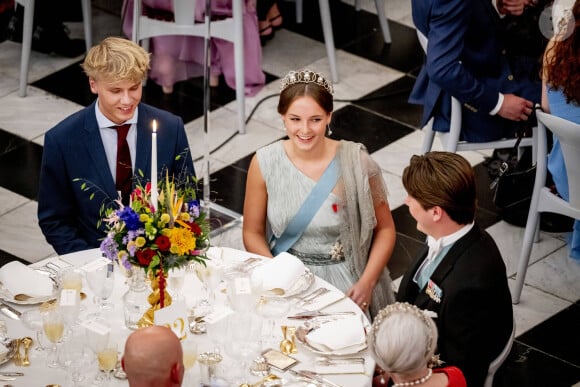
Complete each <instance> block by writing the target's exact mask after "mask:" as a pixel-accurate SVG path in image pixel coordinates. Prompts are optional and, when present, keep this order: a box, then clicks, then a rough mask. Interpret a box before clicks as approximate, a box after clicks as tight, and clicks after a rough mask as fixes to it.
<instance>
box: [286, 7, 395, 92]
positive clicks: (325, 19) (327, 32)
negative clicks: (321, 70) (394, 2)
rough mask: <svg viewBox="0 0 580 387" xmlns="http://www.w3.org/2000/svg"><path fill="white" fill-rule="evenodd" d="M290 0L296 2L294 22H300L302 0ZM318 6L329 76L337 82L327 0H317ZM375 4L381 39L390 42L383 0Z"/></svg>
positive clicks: (336, 68)
mask: <svg viewBox="0 0 580 387" xmlns="http://www.w3.org/2000/svg"><path fill="white" fill-rule="evenodd" d="M291 1H294V2H295V3H296V23H302V9H303V6H302V0H291ZM318 6H319V7H320V19H321V21H322V33H323V35H324V43H325V45H326V55H327V56H328V62H329V65H330V76H331V77H332V82H333V83H338V67H337V65H336V52H335V47H334V36H333V34H332V20H331V18H330V5H329V4H328V0H318ZM375 6H376V8H377V16H378V18H379V24H380V25H381V31H382V32H383V39H384V40H385V43H387V44H388V43H391V31H390V29H389V24H388V22H387V17H386V15H385V2H384V0H375ZM355 9H356V10H357V11H360V0H355Z"/></svg>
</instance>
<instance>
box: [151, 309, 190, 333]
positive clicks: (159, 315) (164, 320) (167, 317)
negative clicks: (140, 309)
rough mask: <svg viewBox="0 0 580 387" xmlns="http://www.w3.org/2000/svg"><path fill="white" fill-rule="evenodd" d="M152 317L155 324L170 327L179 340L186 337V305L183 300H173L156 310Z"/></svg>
mask: <svg viewBox="0 0 580 387" xmlns="http://www.w3.org/2000/svg"><path fill="white" fill-rule="evenodd" d="M153 319H154V323H155V325H162V326H166V327H167V328H169V329H171V330H172V331H173V333H175V335H176V336H177V337H178V338H179V340H184V339H186V338H187V331H188V324H187V321H188V319H187V307H186V305H185V302H184V301H183V300H178V301H174V302H173V303H172V304H171V305H168V306H166V307H164V308H162V309H158V310H156V311H155V313H154V315H153Z"/></svg>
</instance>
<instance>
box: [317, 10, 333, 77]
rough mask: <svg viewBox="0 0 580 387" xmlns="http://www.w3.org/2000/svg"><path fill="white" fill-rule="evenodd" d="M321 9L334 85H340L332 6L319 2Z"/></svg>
mask: <svg viewBox="0 0 580 387" xmlns="http://www.w3.org/2000/svg"><path fill="white" fill-rule="evenodd" d="M318 4H319V7H320V19H321V21H322V33H323V34H324V42H325V44H326V55H327V56H328V62H329V65H330V76H331V78H332V82H333V83H338V69H337V66H336V51H335V46H334V36H333V34H332V20H331V18H330V6H329V4H328V0H318Z"/></svg>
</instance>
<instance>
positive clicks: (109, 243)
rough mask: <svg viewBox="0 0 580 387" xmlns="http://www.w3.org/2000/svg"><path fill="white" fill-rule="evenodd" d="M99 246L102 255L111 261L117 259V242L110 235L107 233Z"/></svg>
mask: <svg viewBox="0 0 580 387" xmlns="http://www.w3.org/2000/svg"><path fill="white" fill-rule="evenodd" d="M100 248H101V252H102V253H103V255H104V256H105V257H107V258H109V259H110V260H111V261H114V260H115V259H117V254H118V253H119V251H118V250H117V243H116V242H115V240H114V239H113V238H112V236H111V235H107V237H106V238H105V239H103V241H102V242H101V246H100Z"/></svg>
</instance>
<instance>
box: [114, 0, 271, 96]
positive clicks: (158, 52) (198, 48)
mask: <svg viewBox="0 0 580 387" xmlns="http://www.w3.org/2000/svg"><path fill="white" fill-rule="evenodd" d="M124 1H125V4H123V9H124V13H125V17H124V20H123V32H124V33H125V35H126V36H128V37H131V35H132V28H133V0H124ZM172 3H173V1H172V0H143V6H144V7H150V8H152V9H153V10H152V12H156V11H160V13H161V14H167V11H169V12H171V11H172ZM211 4H212V18H220V17H224V16H231V15H232V3H231V0H211ZM195 7H196V9H195V20H197V21H200V22H203V20H204V15H205V1H202V0H198V1H197V2H196V5H195ZM243 25H244V84H245V90H244V92H245V94H246V95H248V96H252V95H255V94H256V93H257V92H258V91H260V89H261V88H262V87H263V86H264V84H265V82H266V76H265V74H264V72H263V71H262V46H261V45H260V36H259V33H258V18H257V15H256V7H255V0H244V21H243ZM149 48H150V51H151V53H152V55H151V71H150V73H149V78H151V79H152V80H153V81H155V82H156V83H157V84H159V85H161V86H173V84H174V83H175V82H179V81H183V80H186V79H189V78H192V77H197V76H201V75H203V67H202V64H203V56H204V52H203V51H204V50H203V38H201V37H193V36H175V35H174V36H160V37H156V38H152V39H151V40H150V46H149ZM211 55H212V60H211V75H214V76H219V75H221V74H223V75H224V78H225V81H226V84H227V85H228V86H229V87H230V88H232V89H234V88H235V63H234V45H233V43H231V42H228V41H226V40H223V39H217V38H213V39H212V40H211Z"/></svg>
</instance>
